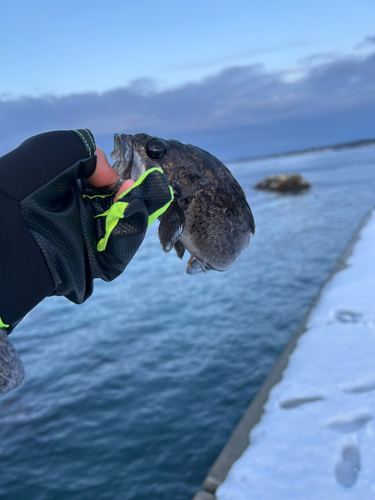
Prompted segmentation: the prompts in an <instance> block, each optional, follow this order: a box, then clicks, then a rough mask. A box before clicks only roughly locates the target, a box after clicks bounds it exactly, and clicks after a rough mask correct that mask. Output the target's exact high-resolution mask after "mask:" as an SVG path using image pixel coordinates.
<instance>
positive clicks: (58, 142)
mask: <svg viewBox="0 0 375 500" xmlns="http://www.w3.org/2000/svg"><path fill="white" fill-rule="evenodd" d="M94 151H95V142H94V140H93V137H92V134H91V133H90V132H89V131H88V130H78V131H74V132H72V131H58V132H49V133H46V134H41V135H39V136H35V137H32V138H30V139H28V140H27V141H25V142H24V143H22V144H21V146H19V148H17V149H16V150H14V151H12V152H10V153H9V154H8V155H5V156H4V157H2V158H0V214H1V216H0V237H1V238H2V240H1V245H0V282H1V285H0V327H3V328H7V331H8V333H10V332H11V330H12V328H14V326H15V325H16V324H17V323H18V322H19V321H20V320H21V319H22V318H23V317H24V316H25V314H27V312H29V311H30V310H31V309H32V308H33V307H34V306H35V305H36V304H37V303H38V302H40V301H41V300H42V299H43V298H44V297H46V296H48V295H64V296H65V297H67V298H68V299H69V300H71V301H73V302H75V303H77V304H80V303H82V302H84V301H85V300H86V299H87V298H88V297H89V296H90V295H91V293H92V290H93V279H94V278H102V279H104V280H106V281H111V280H113V279H115V278H116V277H117V276H118V275H119V274H120V273H121V272H122V271H123V270H124V269H125V268H126V266H127V265H128V263H129V262H130V260H131V259H132V257H133V256H134V254H135V253H136V251H137V250H138V248H139V246H140V244H141V243H142V241H143V238H144V236H145V233H146V230H147V227H148V225H149V223H150V222H151V221H152V220H154V219H155V218H156V217H157V216H158V215H160V214H161V213H162V212H163V211H164V210H165V209H166V208H167V207H168V205H169V203H170V202H171V200H172V199H173V192H172V190H171V188H170V187H169V186H168V182H167V179H166V177H165V176H164V175H163V173H162V171H161V169H151V170H149V171H147V172H146V173H145V174H144V175H143V176H142V177H141V178H140V179H139V180H138V181H137V182H136V183H135V184H134V185H133V186H132V187H131V188H130V189H129V190H128V191H127V192H126V193H123V194H122V195H121V200H119V201H117V202H116V203H115V204H113V198H114V195H113V194H109V195H108V191H105V190H101V189H98V188H94V187H93V186H91V185H90V184H88V183H87V182H86V181H85V180H84V179H85V178H87V177H89V176H90V175H92V174H93V172H94V171H95V167H96V156H95V155H94ZM77 159H78V160H77ZM1 318H2V319H1Z"/></svg>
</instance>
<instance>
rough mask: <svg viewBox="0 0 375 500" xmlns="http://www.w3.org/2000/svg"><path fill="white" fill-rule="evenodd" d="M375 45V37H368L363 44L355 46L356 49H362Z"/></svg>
mask: <svg viewBox="0 0 375 500" xmlns="http://www.w3.org/2000/svg"><path fill="white" fill-rule="evenodd" d="M374 44H375V36H366V38H365V39H364V40H363V42H361V43H359V44H358V45H356V46H355V48H356V49H361V48H362V47H368V46H369V45H374Z"/></svg>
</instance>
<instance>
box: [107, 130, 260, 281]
mask: <svg viewBox="0 0 375 500" xmlns="http://www.w3.org/2000/svg"><path fill="white" fill-rule="evenodd" d="M111 158H112V159H113V160H114V164H113V168H114V169H115V170H116V171H117V173H118V174H119V176H120V177H121V178H122V179H124V180H125V179H129V178H131V179H133V180H134V181H136V180H137V179H139V177H140V176H141V175H142V174H144V173H145V172H146V171H147V170H149V169H150V168H154V167H156V166H157V167H160V168H161V169H162V170H163V173H164V175H165V176H166V177H167V179H168V182H169V184H170V186H171V187H172V188H173V192H174V200H173V202H172V203H171V205H170V206H169V208H168V209H167V210H166V212H164V214H163V215H162V216H160V217H159V221H160V225H159V239H160V243H161V245H162V248H163V250H164V251H165V252H169V251H171V250H172V248H174V249H175V250H176V253H177V256H178V257H180V258H182V257H183V255H184V252H185V249H186V250H187V251H188V252H189V253H190V254H191V256H192V258H191V259H190V260H189V263H188V268H187V272H188V273H189V274H195V273H196V272H201V271H208V270H217V271H225V270H227V269H229V268H230V267H232V265H233V264H234V263H235V262H236V261H237V260H238V259H239V257H240V256H241V255H242V253H243V252H244V250H245V249H246V248H247V246H248V245H249V241H250V237H251V236H252V235H253V234H254V231H255V225H254V218H253V216H252V213H251V210H250V207H249V205H248V203H247V201H246V196H245V194H244V192H243V190H242V189H241V187H240V185H239V184H238V182H237V181H236V180H235V179H234V177H233V175H232V173H231V172H230V171H229V169H227V168H226V167H225V166H224V165H223V164H222V163H221V162H220V161H219V160H218V159H217V158H215V157H214V156H213V155H211V154H210V153H208V152H207V151H204V150H203V149H201V148H198V147H196V146H192V145H190V144H183V143H181V142H179V141H175V140H165V139H161V138H159V137H153V136H150V135H148V134H144V133H142V134H135V135H128V134H115V137H114V150H113V152H112V154H111Z"/></svg>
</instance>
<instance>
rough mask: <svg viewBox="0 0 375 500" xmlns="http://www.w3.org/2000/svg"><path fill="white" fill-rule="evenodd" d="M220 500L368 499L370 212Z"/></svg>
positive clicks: (372, 458) (374, 234)
mask: <svg viewBox="0 0 375 500" xmlns="http://www.w3.org/2000/svg"><path fill="white" fill-rule="evenodd" d="M347 264H348V267H346V268H345V269H344V270H342V271H340V272H338V273H337V274H335V275H334V276H333V278H332V279H331V280H330V281H329V282H328V283H327V284H326V286H325V287H324V289H323V291H322V294H321V297H320V299H319V301H318V304H317V305H316V306H315V308H314V309H313V311H312V313H311V314H310V317H309V320H308V322H307V328H308V330H307V332H306V333H305V334H304V335H302V336H301V337H300V339H299V341H298V345H297V347H296V349H295V351H294V352H293V354H292V355H291V357H290V360H289V364H288V367H287V368H286V370H285V371H284V374H283V378H282V380H281V382H280V383H279V384H277V385H276V386H275V387H274V388H273V389H272V391H271V393H270V397H269V400H268V402H267V404H266V405H265V414H264V415H263V417H262V419H261V422H260V423H259V424H258V425H257V426H256V427H255V428H254V429H253V430H252V432H251V435H250V439H251V445H250V446H249V447H248V448H247V449H246V451H245V452H244V454H243V455H242V457H241V458H240V459H239V460H238V461H237V462H235V463H234V465H233V466H232V468H231V470H230V471H229V474H228V476H227V478H226V480H225V481H224V483H223V484H222V485H221V486H220V487H219V488H218V490H217V492H216V495H217V499H218V500H250V499H251V500H253V499H256V500H263V499H265V500H307V499H311V500H336V499H337V500H342V499H355V500H369V499H371V498H373V499H374V500H375V212H374V211H373V212H372V214H371V218H370V219H369V221H368V222H367V224H366V225H365V226H364V228H363V229H362V231H361V233H360V239H359V240H358V241H357V243H356V244H355V246H354V249H353V253H352V255H351V256H350V257H349V259H348V260H347Z"/></svg>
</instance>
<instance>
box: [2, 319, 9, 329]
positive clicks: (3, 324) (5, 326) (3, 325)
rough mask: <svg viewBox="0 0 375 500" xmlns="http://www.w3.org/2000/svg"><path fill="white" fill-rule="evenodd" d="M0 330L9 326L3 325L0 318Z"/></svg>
mask: <svg viewBox="0 0 375 500" xmlns="http://www.w3.org/2000/svg"><path fill="white" fill-rule="evenodd" d="M0 328H9V325H6V324H5V323H3V320H2V319H1V318H0Z"/></svg>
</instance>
